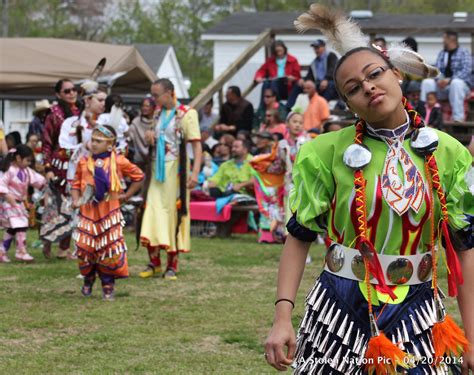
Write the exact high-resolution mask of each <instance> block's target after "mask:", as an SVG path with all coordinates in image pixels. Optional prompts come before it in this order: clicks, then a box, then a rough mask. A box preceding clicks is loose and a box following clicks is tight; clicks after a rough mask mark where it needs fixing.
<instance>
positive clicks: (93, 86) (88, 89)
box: [81, 79, 99, 96]
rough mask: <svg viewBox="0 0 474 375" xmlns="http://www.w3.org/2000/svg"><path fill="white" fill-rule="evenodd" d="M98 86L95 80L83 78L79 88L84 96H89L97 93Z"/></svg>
mask: <svg viewBox="0 0 474 375" xmlns="http://www.w3.org/2000/svg"><path fill="white" fill-rule="evenodd" d="M98 88H99V84H98V83H97V82H96V81H92V80H90V79H87V80H85V81H84V82H83V83H82V85H81V89H82V91H83V95H84V96H89V95H92V94H95V93H97V89H98Z"/></svg>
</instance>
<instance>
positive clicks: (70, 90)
mask: <svg viewBox="0 0 474 375" xmlns="http://www.w3.org/2000/svg"><path fill="white" fill-rule="evenodd" d="M76 91H77V89H76V88H75V87H73V88H70V89H64V90H63V91H62V93H63V94H66V95H68V94H70V93H71V92H76Z"/></svg>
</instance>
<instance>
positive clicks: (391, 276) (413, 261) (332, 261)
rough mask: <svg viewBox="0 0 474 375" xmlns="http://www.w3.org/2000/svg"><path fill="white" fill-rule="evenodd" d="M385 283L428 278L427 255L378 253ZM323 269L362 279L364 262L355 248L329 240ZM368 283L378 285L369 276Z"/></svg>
mask: <svg viewBox="0 0 474 375" xmlns="http://www.w3.org/2000/svg"><path fill="white" fill-rule="evenodd" d="M378 258H379V260H380V264H381V266H382V269H383V271H384V276H385V281H386V283H387V285H417V284H422V283H425V282H427V281H429V280H431V268H432V262H431V258H432V257H431V254H430V253H424V254H415V255H385V254H378ZM324 269H325V270H326V271H327V272H330V273H332V274H334V275H337V276H340V277H344V278H346V279H351V280H356V281H363V280H364V279H365V265H364V260H363V258H362V255H361V253H360V251H359V250H356V249H352V248H350V247H347V246H344V245H340V244H338V243H335V242H333V243H332V244H331V246H329V248H328V250H327V253H326V265H325V267H324ZM370 283H371V284H378V282H377V280H375V278H371V280H370Z"/></svg>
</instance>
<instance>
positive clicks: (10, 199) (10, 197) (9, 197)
mask: <svg viewBox="0 0 474 375" xmlns="http://www.w3.org/2000/svg"><path fill="white" fill-rule="evenodd" d="M5 200H6V201H7V202H8V203H9V204H10V206H12V207H15V206H16V205H17V203H16V199H15V197H14V196H13V195H10V194H7V195H5Z"/></svg>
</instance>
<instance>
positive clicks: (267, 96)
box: [252, 88, 288, 130]
mask: <svg viewBox="0 0 474 375" xmlns="http://www.w3.org/2000/svg"><path fill="white" fill-rule="evenodd" d="M270 109H275V110H277V111H278V114H279V115H280V118H281V119H284V118H286V116H287V114H288V109H287V107H286V106H285V105H283V104H281V103H279V102H278V100H277V96H276V93H275V91H273V89H271V88H266V89H265V90H264V91H263V101H262V104H260V106H259V107H258V109H257V111H256V112H255V115H254V117H253V126H252V127H253V130H258V129H259V128H260V125H262V124H263V123H264V122H265V114H266V112H267V111H268V110H270Z"/></svg>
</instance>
